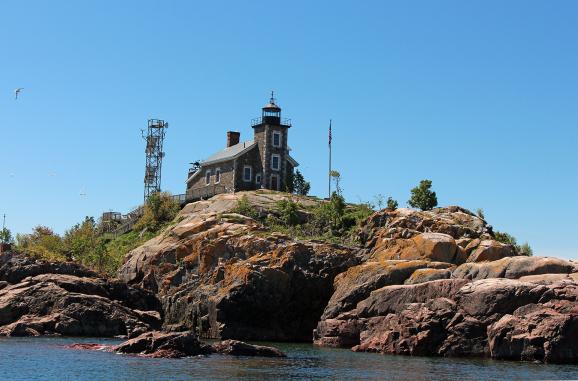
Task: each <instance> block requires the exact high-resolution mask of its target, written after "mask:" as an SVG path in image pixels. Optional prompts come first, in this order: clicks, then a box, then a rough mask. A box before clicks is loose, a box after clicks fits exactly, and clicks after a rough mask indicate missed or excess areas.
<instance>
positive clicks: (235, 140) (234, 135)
mask: <svg viewBox="0 0 578 381" xmlns="http://www.w3.org/2000/svg"><path fill="white" fill-rule="evenodd" d="M240 138H241V133H240V132H237V131H227V147H231V146H234V145H235V144H239V139H240Z"/></svg>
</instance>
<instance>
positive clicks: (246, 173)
mask: <svg viewBox="0 0 578 381" xmlns="http://www.w3.org/2000/svg"><path fill="white" fill-rule="evenodd" d="M251 172H252V168H251V166H250V165H245V166H244V167H243V181H245V182H247V183H248V182H251V179H252V178H253V175H252V173H251Z"/></svg>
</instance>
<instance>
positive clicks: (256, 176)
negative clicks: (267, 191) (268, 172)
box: [255, 173, 261, 184]
mask: <svg viewBox="0 0 578 381" xmlns="http://www.w3.org/2000/svg"><path fill="white" fill-rule="evenodd" d="M255 184H261V174H260V173H257V174H256V175H255Z"/></svg>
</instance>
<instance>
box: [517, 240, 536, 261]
mask: <svg viewBox="0 0 578 381" xmlns="http://www.w3.org/2000/svg"><path fill="white" fill-rule="evenodd" d="M518 251H519V253H520V254H521V255H526V256H528V257H531V256H532V255H534V250H532V248H531V247H530V244H529V243H528V242H524V243H523V244H522V245H520V246H519V249H518Z"/></svg>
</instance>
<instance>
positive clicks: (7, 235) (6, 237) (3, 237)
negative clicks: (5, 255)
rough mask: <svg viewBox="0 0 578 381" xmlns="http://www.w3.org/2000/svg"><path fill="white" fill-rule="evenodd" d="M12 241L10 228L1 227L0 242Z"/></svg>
mask: <svg viewBox="0 0 578 381" xmlns="http://www.w3.org/2000/svg"><path fill="white" fill-rule="evenodd" d="M12 241H13V238H12V233H11V232H10V230H8V228H2V230H0V242H3V243H12Z"/></svg>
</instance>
